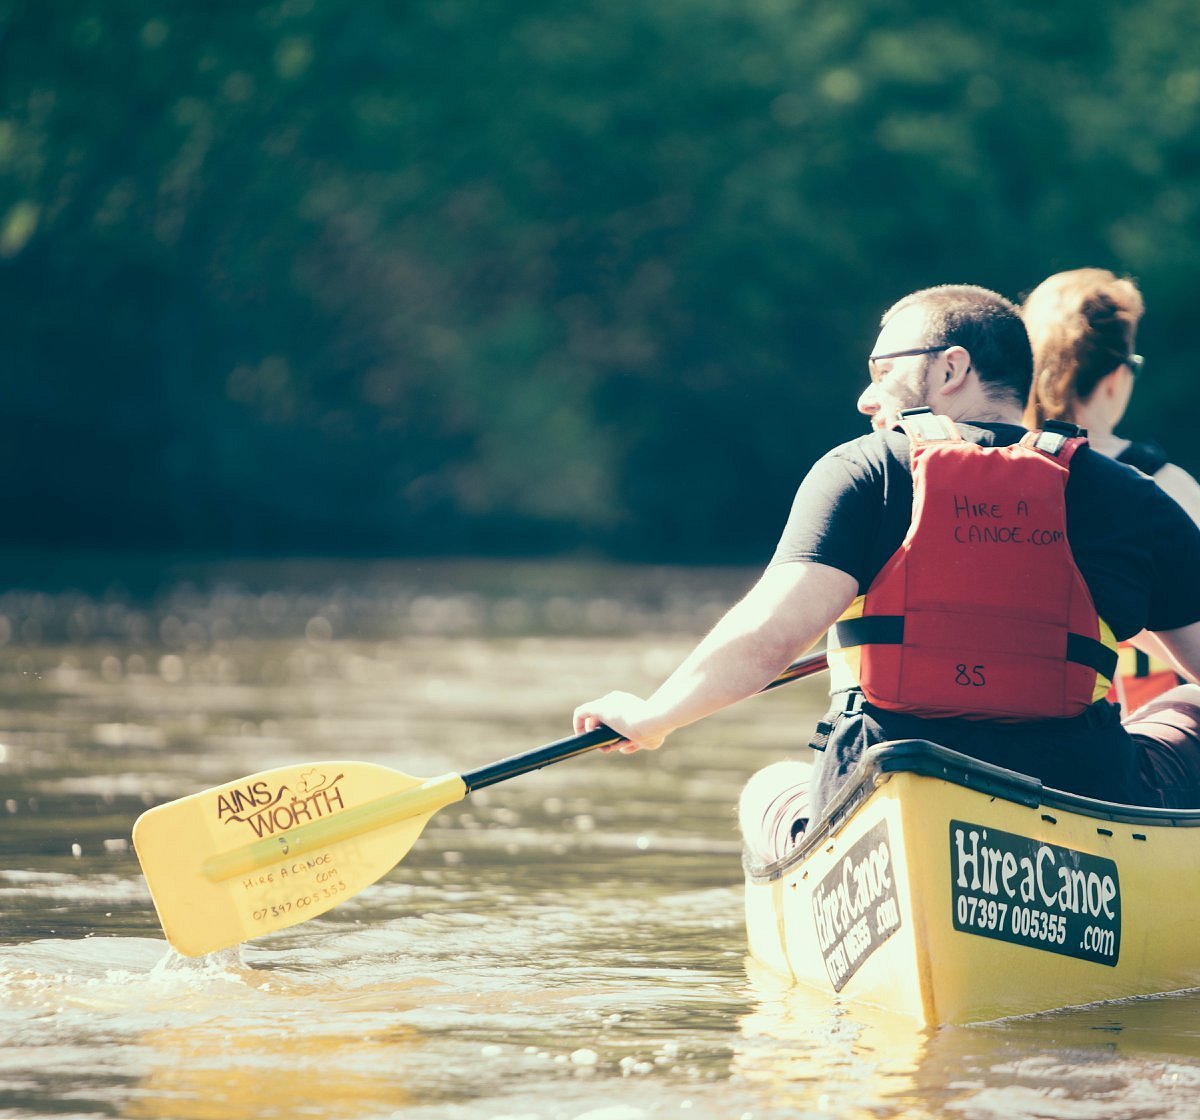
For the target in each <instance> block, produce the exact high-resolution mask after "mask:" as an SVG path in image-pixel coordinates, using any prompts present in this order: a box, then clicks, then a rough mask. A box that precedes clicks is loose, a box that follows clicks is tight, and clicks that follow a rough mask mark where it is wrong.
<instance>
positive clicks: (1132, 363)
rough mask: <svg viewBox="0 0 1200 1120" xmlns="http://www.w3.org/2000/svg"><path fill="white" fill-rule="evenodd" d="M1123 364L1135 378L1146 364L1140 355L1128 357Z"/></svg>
mask: <svg viewBox="0 0 1200 1120" xmlns="http://www.w3.org/2000/svg"><path fill="white" fill-rule="evenodd" d="M1125 364H1126V365H1127V366H1128V367H1129V372H1130V373H1132V374H1133V376H1134V377H1137V375H1138V374H1139V373H1141V372H1142V367H1143V366H1144V365H1145V364H1146V359H1145V358H1143V357H1142V356H1141V354H1130V355H1129V357H1128V358H1126V359H1125Z"/></svg>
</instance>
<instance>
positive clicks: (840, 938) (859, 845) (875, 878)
mask: <svg viewBox="0 0 1200 1120" xmlns="http://www.w3.org/2000/svg"><path fill="white" fill-rule="evenodd" d="M812 905H813V920H814V921H815V922H816V927H817V941H818V943H819V944H820V946H821V954H822V956H823V957H824V958H825V970H826V972H828V973H829V981H830V983H831V984H833V990H834V991H835V992H840V991H841V990H842V988H844V987H845V985H846V981H847V980H849V979H850V977H851V976H853V975H854V974H855V973H856V972H857V971H858V970H859V969H860V968H861V967H862V966H863V964H864V963H865V962H866V960H867V958H868V957H870V955H871V954H872V953H873V952H875V950H876V949H878V948H879V946H880V945H882V944H883V943H884V942H885V941H886V940H887V939H888V938H889V937H891V936H892V934H893V933H895V932H896V930H898V929H899V928H900V903H899V901H898V898H897V894H896V875H895V870H894V868H893V864H892V849H891V845H890V844H889V842H888V830H887V821H880V822H879V823H878V824H877V825H876V826H875V827H874V828H872V829H871V830H870V832H868V833H866V834H865V835H864V836H862V837H860V838H859V839H858V840H856V841H855V842H854V843H853V844H852V845H851V846H850V848H849V850H848V851H847V852H846V854H845V855H844V856H843V857H842V860H841V862H840V863H838V864H837V866H836V867H834V869H833V870H832V871H830V872H829V873H828V874H827V875H826V876H825V878H823V879H822V880H821V881H820V883H818V884H817V889H816V891H814V892H813V899H812Z"/></svg>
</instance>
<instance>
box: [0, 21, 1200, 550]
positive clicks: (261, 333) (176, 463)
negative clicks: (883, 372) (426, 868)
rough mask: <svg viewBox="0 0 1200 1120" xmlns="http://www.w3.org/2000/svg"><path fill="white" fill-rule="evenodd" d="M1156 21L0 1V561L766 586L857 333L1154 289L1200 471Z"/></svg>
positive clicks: (847, 371)
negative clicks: (5, 557) (570, 562)
mask: <svg viewBox="0 0 1200 1120" xmlns="http://www.w3.org/2000/svg"><path fill="white" fill-rule="evenodd" d="M1198 45H1200V8H1197V7H1196V6H1195V5H1191V4H1187V3H1183V2H1180V0H1144V2H1143V3H1141V4H1139V5H1137V6H1136V7H1132V6H1130V5H1127V4H1119V3H1116V2H1115V0H1099V2H1098V3H1089V4H1087V5H1085V4H1083V3H1081V2H1078V0H1063V2H1062V3H1059V4H1056V5H1054V6H1052V7H1047V6H1045V5H1042V4H1035V3H1032V2H1029V3H1025V2H1020V3H1016V4H1014V3H1011V2H1007V3H1000V2H998V0H978V2H977V3H975V4H973V5H971V6H969V7H963V6H962V5H960V4H951V3H947V2H944V0H925V2H923V3H921V4H916V3H910V2H905V0H738V2H735V0H659V2H658V3H655V4H652V5H647V4H634V3H629V2H626V0H606V2H598V0H576V2H574V3H571V4H564V3H551V2H548V0H525V2H523V3H520V4H513V3H508V2H498V0H475V2H468V0H408V2H407V3H405V4H390V3H384V2H382V0H356V2H355V3H353V4H351V3H344V2H341V0H324V2H321V0H276V2H272V3H262V2H255V0H242V2H239V3H232V2H229V0H205V2H203V3H201V2H199V0H171V2H167V0H159V2H153V0H103V2H101V0H55V2H54V3H45V2H44V0H42V2H35V0H27V2H22V0H7V2H5V0H0V89H2V91H3V95H2V102H0V297H2V298H3V304H4V323H5V327H4V347H3V354H4V356H5V367H6V372H7V377H6V379H5V383H6V386H7V393H6V397H7V409H6V411H7V413H8V421H9V422H8V424H7V425H6V427H7V433H8V434H7V438H6V439H5V441H4V442H3V448H2V450H0V462H2V463H3V464H4V466H5V467H6V477H7V479H8V486H7V492H8V495H7V496H8V508H9V516H8V517H7V518H6V520H5V527H6V529H7V530H8V537H7V539H8V541H9V542H10V543H14V542H19V543H43V544H62V545H80V544H102V545H110V546H111V545H117V544H120V545H126V546H136V547H151V548H153V547H162V548H191V549H203V550H224V551H228V550H236V551H259V550H263V551H308V552H313V551H320V552H342V551H345V552H362V551H391V552H403V553H433V552H437V553H447V552H449V553H464V552H484V553H502V552H525V553H529V552H547V551H555V550H560V549H566V548H579V547H586V548H591V549H594V550H599V551H605V552H609V553H613V554H618V555H624V556H634V557H643V558H644V557H654V558H670V559H674V560H687V559H708V560H713V559H716V560H758V559H762V558H764V557H765V555H766V554H767V553H768V552H769V549H770V546H771V544H772V542H773V540H774V536H775V534H776V532H777V530H778V528H779V526H780V524H781V522H782V518H783V517H784V515H785V513H786V509H787V504H788V501H789V498H790V495H791V492H792V490H793V488H794V486H795V484H796V482H797V480H798V479H799V477H800V476H801V475H802V473H803V472H804V470H805V469H806V468H807V466H808V464H809V463H810V462H811V461H812V460H813V459H814V458H815V457H816V456H817V455H818V454H820V453H821V452H822V451H823V450H824V449H825V448H827V447H828V446H829V445H830V444H832V443H834V442H837V441H840V440H842V439H845V438H849V437H851V436H853V435H856V434H858V433H859V432H860V431H861V430H862V427H861V425H860V423H859V420H858V418H857V417H856V416H855V415H854V413H853V403H854V399H855V397H856V396H857V393H858V391H859V389H860V383H861V380H862V378H863V377H864V376H865V370H864V362H863V357H864V355H865V352H866V349H867V348H868V347H869V345H870V343H871V342H872V340H873V338H874V334H875V326H874V324H875V322H876V321H877V318H878V315H879V313H880V312H881V311H882V310H883V308H884V307H885V306H886V305H887V304H889V303H890V302H891V301H892V300H893V299H895V298H897V297H898V296H900V295H902V294H903V293H904V292H906V291H909V290H911V289H913V288H916V287H920V286H924V285H926V284H930V283H939V282H943V281H970V282H977V283H982V284H985V285H988V286H990V287H994V288H997V289H999V290H1001V291H1004V292H1005V293H1006V294H1009V295H1011V296H1014V297H1016V296H1019V295H1020V294H1022V293H1023V292H1025V291H1027V290H1028V289H1030V288H1031V287H1033V285H1034V284H1036V283H1037V281H1038V280H1039V279H1041V277H1042V276H1043V275H1045V274H1046V273H1047V272H1050V271H1054V270H1056V269H1059V268H1064V267H1075V266H1078V265H1084V264H1096V265H1101V266H1105V267H1111V268H1114V269H1116V270H1117V271H1121V272H1129V273H1131V274H1133V275H1134V276H1136V277H1137V278H1138V279H1139V281H1140V282H1141V284H1142V287H1143V290H1144V291H1145V293H1146V297H1147V302H1148V305H1149V314H1148V316H1147V319H1146V321H1145V323H1144V326H1143V334H1142V338H1141V340H1140V345H1141V348H1142V349H1143V351H1144V352H1145V353H1146V354H1147V355H1148V358H1149V362H1148V373H1149V376H1147V377H1146V378H1145V379H1144V384H1142V385H1141V386H1139V389H1138V392H1137V395H1136V396H1135V400H1134V406H1133V409H1132V411H1131V415H1130V419H1129V422H1128V425H1127V427H1128V428H1129V431H1130V433H1132V434H1142V435H1155V436H1156V437H1157V438H1159V439H1160V440H1161V441H1162V442H1163V443H1164V444H1166V445H1167V446H1168V447H1169V448H1170V450H1171V451H1172V453H1173V455H1174V457H1175V458H1176V459H1177V460H1178V461H1180V462H1181V463H1182V464H1183V465H1185V466H1188V467H1190V468H1191V469H1193V470H1200V451H1197V450H1195V441H1194V440H1193V439H1189V435H1188V433H1187V432H1186V431H1185V424H1187V422H1188V419H1189V418H1190V417H1191V416H1193V415H1195V414H1196V413H1197V411H1200V385H1198V384H1197V380H1196V378H1195V377H1194V376H1193V372H1192V371H1193V370H1195V369H1198V368H1200V336H1198V335H1197V333H1196V331H1195V330H1194V329H1193V327H1192V325H1191V323H1192V318H1193V316H1192V314H1191V307H1190V301H1191V299H1192V298H1193V294H1194V293H1195V292H1196V291H1197V290H1198V285H1197V280H1198V276H1197V273H1198V271H1200V252H1198V251H1197V250H1198V248H1200V246H1197V244H1196V243H1197V240H1198V239H1200V223H1198V222H1197V213H1196V211H1197V207H1198V206H1200V181H1198V176H1200V130H1198V129H1197V118H1198V114H1200V62H1197V59H1200V51H1198V50H1197V47H1198Z"/></svg>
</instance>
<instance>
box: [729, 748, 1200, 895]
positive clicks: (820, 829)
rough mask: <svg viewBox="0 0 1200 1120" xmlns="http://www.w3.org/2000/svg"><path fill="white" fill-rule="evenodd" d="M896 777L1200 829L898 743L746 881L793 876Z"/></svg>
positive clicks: (1184, 820)
mask: <svg viewBox="0 0 1200 1120" xmlns="http://www.w3.org/2000/svg"><path fill="white" fill-rule="evenodd" d="M897 773H908V774H916V775H918V776H919V777H926V778H937V779H940V780H942V781H947V782H952V783H953V784H954V785H957V786H962V787H964V788H965V789H970V790H975V791H976V792H978V793H982V794H985V795H986V796H988V797H994V798H1000V799H1002V800H1005V801H1010V802H1014V803H1016V804H1018V805H1023V806H1026V807H1027V808H1044V809H1048V810H1057V811H1059V812H1066V813H1074V814H1076V815H1077V816H1083V817H1091V818H1093V819H1095V820H1104V821H1115V822H1117V823H1120V824H1128V825H1140V826H1143V827H1146V828H1163V827H1168V828H1200V809H1157V808H1153V807H1151V806H1143V805H1123V804H1120V803H1118V802H1114V801H1101V800H1098V799H1096V798H1091V797H1083V796H1081V795H1079V794H1075V793H1067V792H1065V791H1063V790H1056V789H1050V788H1048V787H1046V786H1044V785H1043V784H1042V783H1041V782H1040V781H1039V780H1038V779H1037V778H1031V777H1030V776H1029V775H1027V774H1020V773H1018V772H1017V771H1015V770H1008V769H1005V768H1004V767H1003V766H995V765H993V764H992V763H989V762H982V761H980V760H979V759H975V758H971V757H970V756H969V755H965V754H960V753H959V752H958V751H952V750H950V749H949V748H948V747H943V746H939V745H938V744H937V743H931V742H929V741H928V740H926V739H898V740H895V741H893V742H889V743H880V744H878V745H876V746H874V747H871V748H869V749H868V750H866V751H865V752H864V753H863V756H862V758H861V759H860V760H859V762H858V764H857V765H856V766H855V768H854V770H853V771H851V774H850V777H849V780H848V781H847V782H846V785H845V786H844V787H843V789H842V791H841V792H840V793H839V795H838V796H837V797H836V798H835V799H834V801H833V802H832V803H831V804H830V806H829V807H828V809H827V810H826V812H825V813H824V814H823V815H822V816H821V817H820V818H819V819H818V820H816V821H814V822H812V823H811V824H810V826H809V828H808V830H807V831H806V832H805V835H804V839H803V840H802V841H801V843H800V844H798V845H797V846H796V847H795V848H794V849H793V850H792V851H790V852H789V853H788V854H787V855H786V856H785V857H784V858H783V859H781V860H777V861H775V862H774V863H770V864H767V865H762V864H753V863H751V862H750V860H749V859H748V858H747V857H743V866H744V868H745V872H746V877H747V878H748V879H749V880H751V881H752V882H756V883H769V882H772V881H774V880H776V879H780V878H782V877H783V876H785V875H786V874H788V872H789V871H791V870H792V869H793V868H795V867H796V866H797V865H798V864H801V863H803V862H804V861H805V860H806V859H807V858H808V856H809V855H810V854H811V853H812V852H813V851H814V850H815V849H816V848H818V847H819V846H820V845H821V844H822V843H824V841H825V840H826V839H827V838H828V837H829V836H830V835H831V834H833V833H836V832H837V831H838V830H839V829H840V828H841V826H842V825H843V824H844V823H845V821H846V820H848V819H849V818H850V817H851V816H852V815H853V813H854V811H855V810H856V809H857V808H858V806H859V805H860V804H862V802H863V801H865V800H866V799H867V798H868V797H869V796H870V795H871V793H872V792H873V791H874V790H875V789H876V788H877V787H878V786H880V785H882V784H883V783H884V782H886V781H888V780H889V778H890V777H891V775H892V774H897Z"/></svg>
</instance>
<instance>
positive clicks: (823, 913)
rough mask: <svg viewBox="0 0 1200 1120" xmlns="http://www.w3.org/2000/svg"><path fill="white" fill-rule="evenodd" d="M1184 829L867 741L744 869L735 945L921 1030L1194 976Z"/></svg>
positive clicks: (1176, 820)
mask: <svg viewBox="0 0 1200 1120" xmlns="http://www.w3.org/2000/svg"><path fill="white" fill-rule="evenodd" d="M1196 827H1200V811H1164V810H1136V809H1129V808H1128V807H1122V806H1113V805H1108V804H1107V803H1104V802H1095V801H1090V800H1089V799H1086V798H1078V797H1072V796H1070V795H1064V794H1057V793H1054V792H1053V791H1047V790H1043V789H1042V788H1041V786H1040V784H1039V783H1037V782H1034V781H1031V780H1030V779H1027V778H1023V777H1021V776H1019V775H1015V774H1012V773H1011V772H1009V771H1005V770H1002V769H1000V768H997V767H989V766H986V765H985V764H981V763H977V762H974V761H973V760H971V759H967V758H965V757H964V756H962V755H958V754H956V753H955V752H953V751H947V750H945V749H944V748H940V747H935V746H933V745H932V744H927V743H918V742H907V743H900V744H884V745H881V746H880V747H876V748H873V749H872V751H870V752H868V753H867V756H865V757H864V760H863V763H862V764H861V765H860V767H859V769H858V771H856V775H855V777H854V779H853V780H852V782H851V784H850V786H849V787H848V788H847V790H846V792H845V794H844V795H843V796H842V797H841V798H840V799H839V801H838V803H837V804H836V805H835V806H834V807H833V808H832V810H831V813H830V814H829V815H828V816H827V817H826V818H825V820H824V821H823V822H819V823H817V824H815V825H814V827H813V828H812V829H811V830H810V833H809V835H808V837H807V838H806V840H805V843H804V844H803V846H802V847H801V848H799V849H798V850H797V851H796V852H795V853H793V855H792V856H790V857H789V858H788V859H787V860H784V861H781V863H779V864H775V865H772V866H771V867H767V868H753V867H748V868H747V883H746V920H747V931H748V936H749V943H750V951H751V954H752V955H753V956H754V957H756V958H757V959H758V960H759V961H760V962H762V963H763V964H765V965H767V966H768V967H769V968H771V969H772V970H774V971H775V972H777V973H779V974H781V975H783V976H786V977H790V978H791V979H793V980H795V981H798V982H801V983H804V984H808V985H811V986H814V987H817V988H821V989H824V990H826V991H828V992H831V993H838V994H840V996H842V997H843V998H845V999H848V1000H852V1001H857V1002H861V1003H864V1004H870V1005H874V1006H878V1007H883V1008H886V1009H888V1010H891V1011H894V1012H897V1013H899V1014H902V1015H905V1016H907V1017H909V1018H912V1019H914V1020H916V1021H918V1022H920V1023H922V1024H925V1025H929V1026H937V1025H941V1024H944V1023H968V1022H982V1021H987V1020H992V1019H998V1018H1004V1017H1007V1016H1013V1015H1026V1014H1031V1013H1034V1012H1038V1011H1045V1010H1049V1009H1052V1008H1058V1007H1067V1006H1076V1005H1082V1004H1087V1003H1094V1002H1098V1001H1102V1000H1113V999H1121V998H1125V997H1129V996H1137V995H1148V994H1155V993H1162V992H1168V991H1178V990H1182V989H1187V988H1194V987H1200V936H1198V931H1200V892H1197V891H1196V890H1195V889H1194V886H1193V884H1195V883H1196V882H1197V874H1198V873H1200V832H1197V831H1195V829H1196Z"/></svg>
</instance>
